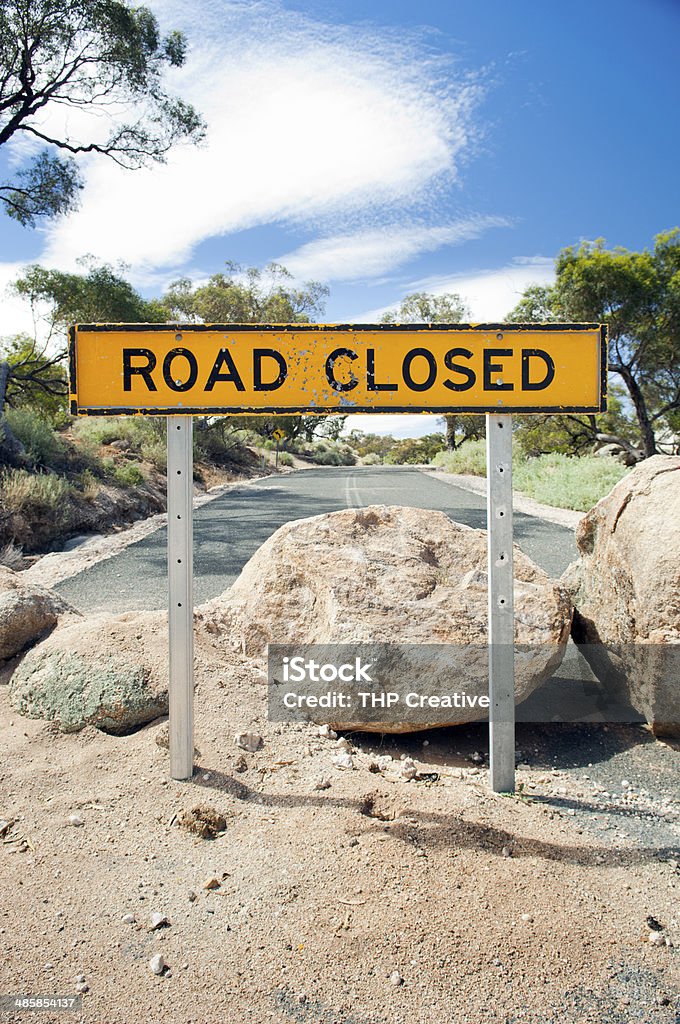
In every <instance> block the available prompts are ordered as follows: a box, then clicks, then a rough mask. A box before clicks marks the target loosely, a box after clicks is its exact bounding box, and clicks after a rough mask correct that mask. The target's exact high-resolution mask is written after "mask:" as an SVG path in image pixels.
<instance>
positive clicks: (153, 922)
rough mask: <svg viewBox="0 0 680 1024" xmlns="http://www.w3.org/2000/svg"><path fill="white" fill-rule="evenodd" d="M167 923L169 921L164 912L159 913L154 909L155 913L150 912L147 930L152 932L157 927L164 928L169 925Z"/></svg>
mask: <svg viewBox="0 0 680 1024" xmlns="http://www.w3.org/2000/svg"><path fill="white" fill-rule="evenodd" d="M169 924H170V922H169V921H168V919H167V917H166V916H165V914H161V913H160V912H158V911H156V913H154V914H152V915H151V917H150V918H149V931H150V932H154V931H155V930H156V929H157V928H165V927H167V926H169Z"/></svg>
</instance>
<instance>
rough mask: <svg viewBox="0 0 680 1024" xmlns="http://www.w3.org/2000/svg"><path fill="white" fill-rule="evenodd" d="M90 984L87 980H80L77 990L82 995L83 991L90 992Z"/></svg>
mask: <svg viewBox="0 0 680 1024" xmlns="http://www.w3.org/2000/svg"><path fill="white" fill-rule="evenodd" d="M89 991H90V986H89V985H88V983H87V982H86V981H79V982H78V983H77V985H76V992H78V993H79V994H81V995H82V993H83V992H89Z"/></svg>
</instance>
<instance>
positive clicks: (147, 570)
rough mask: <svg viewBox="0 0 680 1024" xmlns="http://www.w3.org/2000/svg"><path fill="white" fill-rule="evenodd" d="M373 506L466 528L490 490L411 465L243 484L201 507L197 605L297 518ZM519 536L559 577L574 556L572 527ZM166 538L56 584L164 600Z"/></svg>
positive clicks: (519, 530) (478, 516)
mask: <svg viewBox="0 0 680 1024" xmlns="http://www.w3.org/2000/svg"><path fill="white" fill-rule="evenodd" d="M373 504H384V505H412V506H415V507H417V508H426V509H427V508H430V509H440V510H441V511H442V512H446V513H447V515H449V516H451V518H452V519H455V520H457V521H458V522H460V523H466V524H467V525H468V526H474V527H477V528H483V527H485V526H486V506H485V499H484V498H483V497H482V496H480V495H477V494H471V493H470V492H469V491H464V490H462V489H461V488H459V487H454V486H452V485H451V484H449V483H445V482H442V481H441V480H437V479H435V478H433V477H431V476H428V475H427V473H423V472H421V471H420V470H417V469H412V468H410V467H407V466H395V467H387V466H379V467H372V466H371V467H368V466H364V467H361V468H338V469H326V468H325V469H319V470H314V469H309V470H303V471H301V472H299V473H291V474H290V475H287V476H281V477H277V478H275V479H271V480H265V481H263V482H262V483H261V484H254V485H252V484H251V485H244V486H243V487H239V488H238V489H235V490H230V491H228V492H227V493H226V494H224V495H223V496H222V497H220V498H217V499H216V500H215V501H211V502H209V503H208V504H206V505H203V506H202V507H201V508H200V509H197V510H196V513H195V518H194V587H195V600H196V604H201V603H202V602H203V601H207V600H209V599H210V598H212V597H216V596H217V595H218V594H221V593H222V591H224V590H226V588H227V587H228V586H230V585H231V583H233V581H234V580H235V579H236V577H237V576H238V574H239V573H240V571H241V569H242V568H243V566H244V565H245V563H246V562H247V561H248V559H249V558H250V557H251V555H252V554H253V553H254V552H255V551H256V550H257V548H258V547H259V546H260V545H261V544H262V543H263V542H264V541H265V540H266V539H267V537H269V536H270V535H271V534H272V533H273V532H274V531H275V530H277V529H278V527H279V526H282V525H283V524H284V523H286V522H288V521H289V520H291V519H301V518H303V517H305V516H313V515H318V514H320V513H322V512H333V511H336V510H337V509H341V508H347V507H361V506H363V505H373ZM515 536H516V539H517V542H518V543H519V544H520V546H521V547H522V548H523V550H524V551H526V553H527V554H528V555H530V557H531V558H533V559H534V561H535V562H537V563H538V564H539V565H541V566H542V567H543V568H544V569H545V570H546V571H547V572H548V573H549V574H550V575H551V576H559V575H561V573H562V572H563V571H564V569H565V568H566V567H567V565H568V564H569V562H571V561H573V559H574V558H575V557H576V548H575V544H574V535H573V533H572V532H571V530H568V529H565V528H564V527H561V526H555V525H554V524H552V523H548V522H545V521H544V520H542V519H536V518H535V517H533V516H526V515H520V514H517V515H516V516H515ZM165 546H166V533H165V530H164V529H163V530H158V531H157V532H156V533H153V534H151V536H149V537H146V538H145V539H144V540H141V541H139V542H138V543H136V544H132V545H130V547H128V548H126V549H125V550H124V551H123V552H121V554H119V555H117V556H115V557H114V558H110V559H107V560H106V561H103V562H99V563H98V564H97V565H95V566H93V567H92V568H91V569H88V570H86V571H85V572H82V573H80V574H79V575H78V576H74V577H72V578H71V579H69V580H65V581H64V582H63V583H60V584H59V585H58V586H57V587H56V589H57V590H58V591H59V592H60V593H61V594H63V595H64V597H66V598H67V599H68V600H69V601H71V602H72V603H73V604H75V605H76V607H79V608H83V609H87V610H89V611H96V610H107V611H128V610H131V609H142V608H145V609H158V608H165V607H167V592H166V571H167V570H166V548H165Z"/></svg>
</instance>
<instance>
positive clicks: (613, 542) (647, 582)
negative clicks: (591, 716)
mask: <svg viewBox="0 0 680 1024" xmlns="http://www.w3.org/2000/svg"><path fill="white" fill-rule="evenodd" d="M576 543H577V546H578V550H579V555H580V558H579V560H578V562H576V563H574V565H572V566H570V567H569V569H568V570H567V572H566V573H565V575H564V577H563V582H564V583H565V585H566V586H567V587H568V589H569V590H570V592H571V594H572V597H573V600H574V604H575V606H576V612H575V615H574V625H573V637H574V640H575V641H576V642H577V643H578V644H581V645H582V651H583V653H584V655H585V656H586V658H587V660H588V661H589V662H590V665H591V667H592V668H593V671H594V672H595V674H596V675H597V676H598V677H599V679H600V680H601V682H602V684H603V685H604V686H605V687H606V688H608V689H609V691H610V692H611V693H612V695H613V696H614V697H616V696H617V695H618V694H619V693H623V695H624V696H625V697H626V698H627V699H628V700H629V701H630V704H631V705H632V706H633V708H634V709H636V711H638V712H639V713H640V714H641V715H643V716H644V717H645V718H646V720H647V722H648V723H649V724H650V725H651V726H652V728H653V729H654V731H655V732H656V733H657V734H666V735H680V457H678V456H669V455H656V456H654V457H653V458H651V459H646V460H645V461H644V462H642V463H640V465H638V466H637V467H636V468H635V469H633V470H632V471H631V472H630V473H629V474H628V475H627V476H625V477H624V478H623V480H621V481H620V482H619V483H618V484H617V485H616V487H614V489H613V490H612V491H611V492H610V493H609V494H608V495H607V496H606V497H605V498H603V499H602V500H601V501H599V502H598V503H597V505H595V507H594V508H592V509H591V510H590V512H588V514H587V515H586V516H584V518H583V519H582V520H581V523H580V524H579V527H578V529H577V532H576Z"/></svg>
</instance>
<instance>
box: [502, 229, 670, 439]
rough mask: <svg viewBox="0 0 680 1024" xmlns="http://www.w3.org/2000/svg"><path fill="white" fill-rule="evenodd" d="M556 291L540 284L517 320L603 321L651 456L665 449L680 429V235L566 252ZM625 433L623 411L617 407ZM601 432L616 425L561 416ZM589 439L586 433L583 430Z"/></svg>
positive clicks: (515, 314) (615, 369) (613, 367)
mask: <svg viewBox="0 0 680 1024" xmlns="http://www.w3.org/2000/svg"><path fill="white" fill-rule="evenodd" d="M556 271H557V280H556V282H555V284H554V285H553V286H549V287H545V286H540V287H539V286H532V287H530V288H528V289H527V290H526V291H525V293H524V295H523V296H522V299H521V300H520V302H519V303H518V305H517V306H516V307H515V309H514V310H512V312H511V313H509V314H508V318H507V319H508V320H509V321H516V322H522V321H524V322H534V321H541V320H543V321H549V320H552V321H555V320H564V321H571V322H582V321H598V322H606V323H607V324H608V326H609V370H610V373H614V374H617V375H618V376H619V378H620V380H621V382H622V384H623V387H624V388H625V392H626V393H627V398H628V400H629V401H630V403H631V405H632V408H633V411H634V414H635V422H636V424H637V429H638V431H639V435H640V439H641V444H642V450H643V451H644V454H645V456H647V457H648V456H650V455H653V454H654V453H655V452H656V450H657V441H656V434H657V432H658V429H659V427H660V426H661V425H662V424H666V426H667V427H669V428H670V429H674V430H676V431H677V430H678V429H679V428H680V230H679V229H678V228H675V229H674V230H673V231H667V232H665V233H663V234H660V235H657V236H656V238H655V240H654V247H653V248H652V249H651V250H647V249H645V250H643V251H642V252H631V251H629V250H627V249H623V248H615V249H607V248H606V247H605V242H604V240H603V239H598V240H597V241H595V242H583V243H582V244H581V245H580V246H578V247H575V246H570V247H569V248H566V249H564V250H562V252H561V253H560V255H559V256H558V257H557V262H556ZM612 414H613V416H614V419H616V418H617V417H618V419H619V423H618V427H619V428H622V427H623V423H622V422H621V421H623V420H624V419H625V418H624V416H623V413H622V406H621V404H620V403H619V405H618V408H617V407H616V405H614V407H613V409H612ZM560 419H561V420H563V421H564V426H565V429H568V423H567V421H569V423H570V424H575V423H580V424H581V425H582V426H583V425H584V424H585V426H586V428H589V430H590V435H591V438H592V439H593V440H594V439H595V436H596V434H597V433H598V432H604V433H610V432H616V424H613V425H612V424H610V426H611V427H612V429H611V430H608V429H607V424H606V421H603V420H602V419H599V418H597V419H596V418H595V417H588V418H585V417H560ZM581 433H582V431H581Z"/></svg>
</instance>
